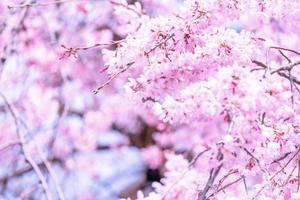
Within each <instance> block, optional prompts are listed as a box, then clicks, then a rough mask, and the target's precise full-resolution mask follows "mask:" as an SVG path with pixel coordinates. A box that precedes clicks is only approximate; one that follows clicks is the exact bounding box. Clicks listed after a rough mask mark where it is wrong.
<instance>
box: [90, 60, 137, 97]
mask: <svg viewBox="0 0 300 200" xmlns="http://www.w3.org/2000/svg"><path fill="white" fill-rule="evenodd" d="M134 63H135V62H131V63H128V64H127V65H126V67H125V68H124V69H122V70H120V71H119V72H117V73H115V74H113V75H112V76H111V77H110V78H109V79H108V80H107V81H106V82H105V83H103V84H102V85H100V86H99V87H98V88H97V89H95V90H94V91H93V92H94V94H98V92H99V91H100V90H101V89H102V88H104V87H105V86H107V85H109V84H110V83H111V82H112V81H113V80H114V79H115V78H116V77H117V76H119V75H120V74H122V73H124V72H125V71H126V70H128V69H129V68H130V66H131V65H133V64H134Z"/></svg>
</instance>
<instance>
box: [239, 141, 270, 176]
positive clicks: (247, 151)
mask: <svg viewBox="0 0 300 200" xmlns="http://www.w3.org/2000/svg"><path fill="white" fill-rule="evenodd" d="M240 148H242V149H243V150H244V151H245V152H246V153H247V154H248V155H249V156H251V157H252V158H253V159H254V160H255V161H256V162H257V164H258V166H259V168H260V169H261V170H262V171H263V172H266V170H265V169H264V168H263V167H262V166H261V164H260V162H259V160H258V158H256V157H255V156H254V155H253V154H252V153H251V152H250V151H249V150H248V149H246V148H245V147H242V146H240Z"/></svg>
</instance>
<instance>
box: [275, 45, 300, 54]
mask: <svg viewBox="0 0 300 200" xmlns="http://www.w3.org/2000/svg"><path fill="white" fill-rule="evenodd" d="M270 49H278V50H283V51H289V52H292V53H294V54H297V55H299V56H300V53H299V52H297V51H295V50H292V49H288V48H283V47H274V46H273V47H270Z"/></svg>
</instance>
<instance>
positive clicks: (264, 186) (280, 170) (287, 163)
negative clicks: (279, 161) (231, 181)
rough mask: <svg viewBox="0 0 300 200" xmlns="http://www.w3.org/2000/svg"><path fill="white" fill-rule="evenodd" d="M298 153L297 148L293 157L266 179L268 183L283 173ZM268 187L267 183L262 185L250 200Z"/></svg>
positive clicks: (299, 149)
mask: <svg viewBox="0 0 300 200" xmlns="http://www.w3.org/2000/svg"><path fill="white" fill-rule="evenodd" d="M299 152H300V147H298V148H297V150H296V152H295V153H294V155H293V156H292V157H291V158H290V159H289V160H288V161H287V162H286V163H285V164H284V165H283V166H282V167H281V168H280V169H279V170H278V171H277V172H276V173H274V174H273V175H272V176H271V177H270V178H268V180H269V181H271V180H273V179H274V178H275V177H276V176H277V175H278V174H280V173H281V172H283V171H284V169H285V168H286V167H287V166H288V165H289V164H290V163H291V162H292V161H293V160H294V158H295V157H296V156H297V155H298V154H299ZM267 186H268V183H266V184H264V185H263V186H262V187H261V189H260V190H259V191H258V192H257V193H256V194H255V195H254V197H253V198H252V200H254V199H256V198H257V197H258V196H259V195H260V193H261V192H262V191H263V190H264V189H265V188H266V187H267Z"/></svg>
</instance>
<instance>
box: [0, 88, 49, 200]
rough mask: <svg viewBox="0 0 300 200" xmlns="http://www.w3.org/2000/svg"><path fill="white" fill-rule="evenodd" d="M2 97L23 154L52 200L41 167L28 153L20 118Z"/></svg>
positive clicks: (0, 94) (47, 195) (2, 96)
mask: <svg viewBox="0 0 300 200" xmlns="http://www.w3.org/2000/svg"><path fill="white" fill-rule="evenodd" d="M0 96H1V98H2V99H3V101H4V103H5V105H6V107H7V109H8V110H9V112H10V114H11V115H12V117H13V119H14V123H15V126H16V132H17V135H18V138H19V141H20V145H21V149H22V152H23V154H24V157H25V160H26V161H27V162H28V163H29V164H30V165H31V167H32V169H33V170H34V172H35V173H36V175H37V177H38V178H39V180H40V182H41V184H42V187H43V189H44V192H45V194H46V197H47V199H48V200H52V197H51V194H50V190H49V186H48V184H47V181H46V178H45V177H44V175H43V173H42V171H41V170H40V168H39V166H38V165H37V164H36V163H35V161H34V160H33V158H31V156H30V154H29V153H28V151H27V148H26V146H25V140H24V136H23V134H22V132H21V130H20V126H19V120H18V117H17V115H16V113H15V111H14V110H13V108H12V107H11V106H10V104H9V102H8V100H7V99H6V97H5V96H4V95H3V94H2V93H0Z"/></svg>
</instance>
